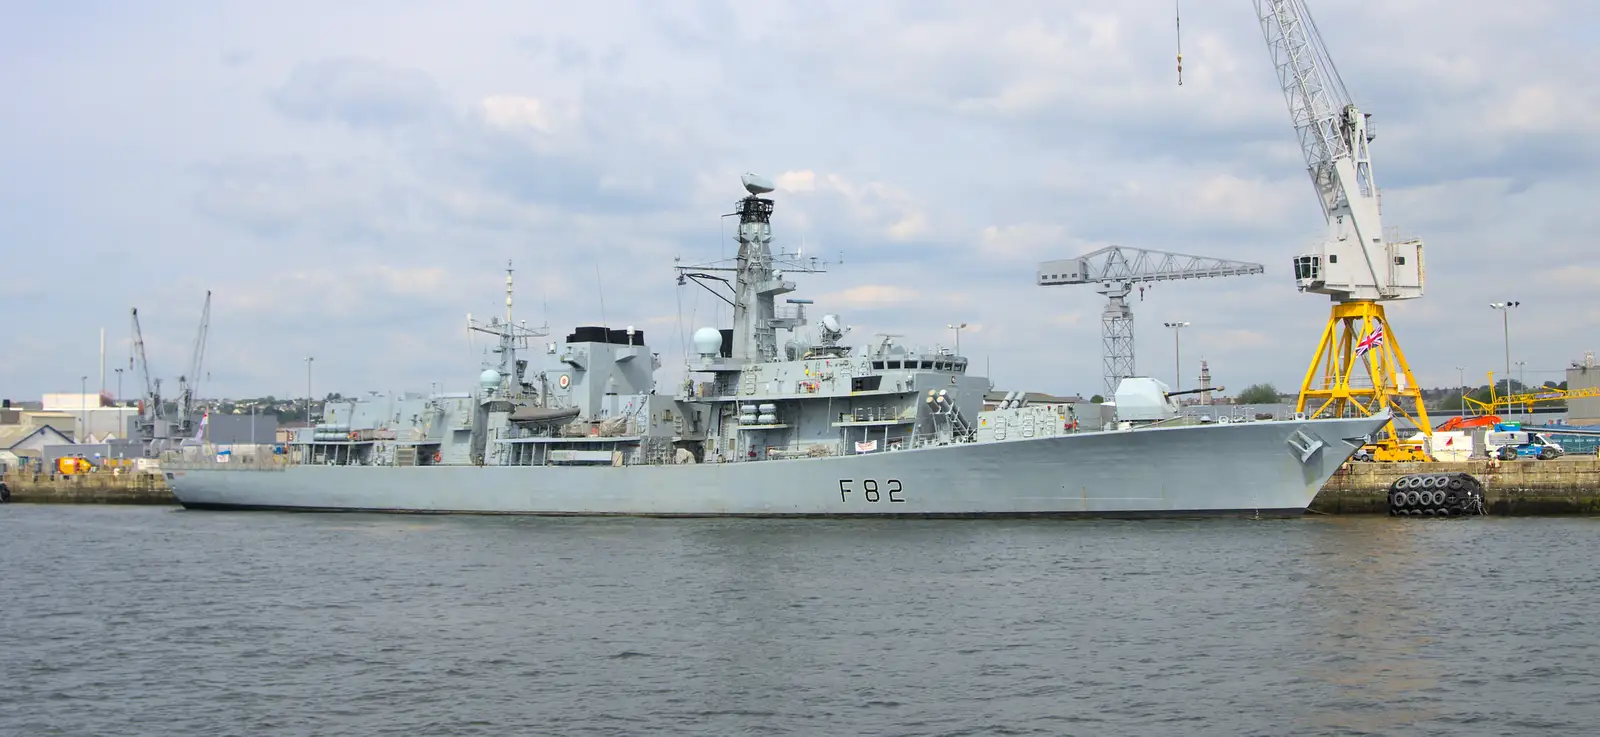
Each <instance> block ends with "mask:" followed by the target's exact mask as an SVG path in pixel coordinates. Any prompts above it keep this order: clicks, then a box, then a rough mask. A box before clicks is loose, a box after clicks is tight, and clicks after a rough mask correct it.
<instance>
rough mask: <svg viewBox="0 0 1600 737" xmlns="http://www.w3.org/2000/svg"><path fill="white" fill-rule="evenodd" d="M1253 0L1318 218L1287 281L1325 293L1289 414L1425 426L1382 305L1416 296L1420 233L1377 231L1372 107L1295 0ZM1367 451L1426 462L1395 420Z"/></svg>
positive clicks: (1420, 270) (1418, 292)
mask: <svg viewBox="0 0 1600 737" xmlns="http://www.w3.org/2000/svg"><path fill="white" fill-rule="evenodd" d="M1254 2H1255V6H1256V17H1257V19H1258V20H1259V21H1260V23H1261V33H1262V37H1263V38H1264V39H1265V40H1266V44H1267V50H1268V52H1269V53H1270V55H1271V58H1272V66H1273V68H1274V69H1275V70H1276V71H1277V74H1278V82H1279V86H1280V87H1281V88H1282V90H1283V98H1284V101H1285V102H1286V103H1287V104H1288V108H1289V119H1290V122H1291V123H1293V125H1294V129H1295V133H1296V135H1297V136H1298V137H1299V139H1300V150H1301V153H1303V154H1304V156H1305V161H1306V169H1307V171H1308V172H1309V173H1310V175H1311V183H1312V185H1313V187H1314V188H1315V189H1316V193H1317V201H1318V203H1319V204H1320V205H1321V206H1322V214H1323V217H1324V219H1325V220H1326V221H1327V231H1326V234H1325V236H1324V238H1323V239H1322V241H1321V242H1320V243H1318V244H1316V245H1314V246H1313V247H1312V249H1311V251H1310V252H1309V253H1304V254H1302V255H1299V256H1296V257H1295V258H1294V280H1295V286H1296V287H1297V288H1298V289H1299V290H1300V291H1302V292H1311V293H1313V294H1324V295H1327V296H1328V297H1329V298H1331V299H1332V300H1333V309H1332V312H1331V314H1330V315H1329V317H1328V322H1327V326H1326V327H1325V328H1324V329H1323V331H1322V338H1321V341H1320V342H1319V343H1318V344H1317V352H1316V354H1315V356H1313V358H1312V360H1311V365H1310V367H1309V368H1308V369H1307V370H1306V374H1305V379H1304V380H1303V381H1302V382H1301V384H1300V396H1299V399H1298V400H1297V401H1296V405H1295V410H1296V411H1297V412H1306V413H1307V414H1309V415H1310V416H1313V417H1316V416H1335V417H1337V416H1343V415H1347V414H1350V413H1360V414H1363V415H1372V414H1376V413H1378V412H1381V411H1383V410H1386V409H1392V410H1394V411H1396V412H1398V413H1399V414H1400V415H1401V416H1404V417H1407V418H1408V419H1410V420H1411V421H1412V422H1413V423H1414V424H1415V425H1416V426H1417V428H1418V429H1419V430H1421V432H1422V433H1423V434H1424V435H1428V434H1431V432H1432V429H1431V426H1430V425H1429V423H1428V412H1427V409H1426V408H1425V407H1424V406H1423V402H1422V391H1421V389H1420V388H1418V386H1417V382H1416V378H1415V377H1413V376H1412V375H1411V367H1410V366H1408V365H1407V364H1406V358H1405V353H1404V352H1402V351H1401V350H1400V341H1399V340H1397V339H1396V338H1395V335H1394V330H1393V329H1392V328H1391V327H1390V325H1389V319H1388V317H1387V316H1386V315H1385V314H1384V308H1383V303H1384V302H1389V301H1397V300H1407V299H1416V298H1418V297H1421V296H1422V291H1423V268H1422V241H1421V240H1420V239H1412V240H1406V241H1390V240H1387V239H1386V238H1385V236H1384V232H1383V222H1382V218H1381V214H1380V208H1379V195H1378V185H1377V183H1376V181H1375V180H1374V179H1373V175H1372V156H1371V151H1370V149H1369V147H1368V146H1369V144H1370V143H1371V142H1372V140H1373V138H1374V135H1373V132H1372V130H1371V128H1369V127H1368V119H1369V118H1370V117H1371V114H1369V113H1364V112H1362V111H1361V109H1360V108H1358V107H1356V105H1355V103H1354V102H1352V100H1351V97H1350V92H1349V90H1347V89H1346V88H1345V86H1344V80H1342V79H1340V77H1339V71H1338V69H1337V68H1335V67H1334V65H1333V60H1332V57H1330V56H1329V55H1328V50H1327V48H1326V47H1325V46H1324V45H1323V43H1322V35H1321V33H1320V32H1318V30H1317V26H1316V22H1315V21H1314V20H1312V18H1311V11H1310V10H1308V9H1307V8H1306V4H1305V1H1304V0H1254ZM1358 372H1360V373H1364V374H1365V375H1366V376H1365V378H1362V379H1357V378H1356V374H1357V373H1358ZM1373 447H1374V453H1373V455H1374V457H1375V458H1376V459H1378V460H1420V461H1426V460H1430V458H1429V456H1428V454H1427V452H1426V451H1425V450H1424V449H1423V446H1422V444H1421V443H1420V442H1408V443H1401V442H1400V441H1399V440H1398V439H1397V436H1396V435H1395V432H1394V423H1393V422H1390V423H1389V425H1388V426H1387V427H1386V428H1385V430H1384V434H1383V436H1380V437H1379V438H1377V439H1375V442H1374V443H1373Z"/></svg>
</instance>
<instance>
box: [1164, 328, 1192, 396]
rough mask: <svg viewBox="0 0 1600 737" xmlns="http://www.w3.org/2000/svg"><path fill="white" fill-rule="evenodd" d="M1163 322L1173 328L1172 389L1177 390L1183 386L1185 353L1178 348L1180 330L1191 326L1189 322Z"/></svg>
mask: <svg viewBox="0 0 1600 737" xmlns="http://www.w3.org/2000/svg"><path fill="white" fill-rule="evenodd" d="M1161 324H1162V325H1165V326H1167V327H1169V328H1172V374H1173V379H1174V382H1173V384H1172V390H1173V391H1177V390H1179V389H1182V388H1183V361H1182V360H1181V359H1182V355H1183V354H1182V353H1181V352H1180V351H1179V349H1178V331H1179V330H1182V329H1183V328H1186V327H1189V323H1186V322H1164V323H1161Z"/></svg>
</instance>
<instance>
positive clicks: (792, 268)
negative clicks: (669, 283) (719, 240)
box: [673, 174, 842, 370]
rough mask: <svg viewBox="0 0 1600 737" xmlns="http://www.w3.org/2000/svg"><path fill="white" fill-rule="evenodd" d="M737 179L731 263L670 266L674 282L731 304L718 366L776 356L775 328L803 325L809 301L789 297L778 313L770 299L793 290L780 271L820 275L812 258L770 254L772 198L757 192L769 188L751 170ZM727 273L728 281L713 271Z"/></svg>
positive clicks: (819, 265)
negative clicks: (735, 248)
mask: <svg viewBox="0 0 1600 737" xmlns="http://www.w3.org/2000/svg"><path fill="white" fill-rule="evenodd" d="M740 180H741V181H742V182H743V183H744V188H745V191H747V192H749V193H750V195H749V196H748V197H745V198H744V199H742V200H739V203H738V205H736V206H735V211H734V212H733V213H732V214H734V215H738V216H739V235H738V241H739V254H738V256H737V257H735V258H734V259H733V265H732V266H717V265H713V264H702V265H697V266H681V265H680V266H674V267H673V268H675V269H677V271H678V283H679V284H680V285H681V284H683V283H685V282H686V281H687V280H693V281H694V282H695V283H696V284H699V285H700V286H702V287H705V288H706V289H707V290H708V291H710V292H711V293H712V294H713V295H715V296H716V297H717V298H718V299H720V300H723V301H724V302H727V303H728V304H729V305H730V306H732V307H733V340H732V341H731V343H732V345H730V346H728V354H729V358H730V361H731V365H730V364H723V369H722V370H727V369H729V368H734V367H736V366H741V365H747V364H753V363H764V362H768V361H776V360H779V351H778V331H779V330H794V329H795V328H797V327H799V326H801V325H804V324H805V323H806V318H805V305H806V304H810V300H798V299H792V300H789V302H791V303H793V304H794V305H795V308H794V309H793V310H792V311H790V312H789V313H786V314H779V313H778V308H777V304H776V297H777V296H778V295H780V294H786V293H788V292H793V291H794V290H795V284H794V282H792V281H785V280H784V278H783V277H784V273H785V272H801V273H820V272H822V271H823V269H822V268H820V267H821V266H822V265H823V263H824V262H823V261H821V260H820V259H818V258H816V257H814V256H805V255H804V254H800V253H788V252H784V251H782V250H781V249H780V250H779V251H778V252H776V253H774V252H773V250H772V209H773V206H772V200H770V199H768V198H766V197H762V196H761V195H763V194H766V193H768V192H771V191H772V190H773V186H772V183H771V182H768V181H767V180H765V179H763V178H761V177H758V176H756V175H754V174H745V175H744V176H742V177H740ZM724 217H726V216H724ZM841 260H842V259H841ZM713 263H715V264H720V263H727V260H726V259H725V260H722V261H717V262H713ZM730 271H731V272H733V279H731V280H730V279H728V278H727V277H724V276H719V275H717V273H716V272H730ZM711 282H720V284H721V286H720V287H713V286H712V284H711ZM735 370H736V369H735Z"/></svg>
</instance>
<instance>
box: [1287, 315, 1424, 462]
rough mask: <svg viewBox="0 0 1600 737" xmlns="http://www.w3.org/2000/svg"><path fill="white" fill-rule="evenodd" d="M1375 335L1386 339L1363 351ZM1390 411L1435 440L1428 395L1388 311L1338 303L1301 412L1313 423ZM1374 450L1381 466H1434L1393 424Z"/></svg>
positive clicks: (1309, 372)
mask: <svg viewBox="0 0 1600 737" xmlns="http://www.w3.org/2000/svg"><path fill="white" fill-rule="evenodd" d="M1374 335H1377V336H1380V339H1378V340H1376V341H1372V344H1371V345H1370V346H1369V347H1367V349H1366V350H1362V348H1361V347H1362V346H1363V345H1364V344H1363V339H1364V338H1367V337H1369V336H1374ZM1384 409H1389V410H1392V411H1393V412H1394V413H1395V415H1396V416H1399V417H1405V418H1408V419H1410V420H1411V421H1412V423H1414V424H1415V425H1416V426H1417V428H1418V429H1419V430H1420V431H1421V433H1422V436H1423V437H1429V436H1432V435H1433V426H1432V425H1431V424H1429V422H1428V409H1427V407H1425V406H1424V405H1423V402H1422V389H1421V388H1420V387H1418V386H1417V380H1416V378H1415V377H1413V376H1412V375H1411V367H1410V366H1409V365H1407V364H1406V355H1405V352H1404V351H1402V350H1401V349H1400V341H1399V340H1397V339H1396V338H1395V335H1394V330H1393V329H1391V328H1390V326H1389V318H1388V317H1386V316H1385V315H1384V312H1383V305H1381V304H1378V303H1377V302H1373V301H1368V300H1357V301H1352V302H1340V303H1336V304H1334V305H1333V310H1332V312H1331V314H1330V315H1329V317H1328V326H1327V327H1326V328H1325V329H1324V330H1323V331H1322V339H1321V341H1319V342H1318V343H1317V353H1316V356H1315V357H1313V358H1312V359H1311V366H1310V367H1309V368H1308V369H1306V376H1305V380H1304V381H1302V382H1301V383H1300V398H1299V400H1298V401H1297V402H1296V404H1295V411H1296V412H1305V413H1306V414H1307V415H1308V416H1310V417H1347V416H1353V415H1373V414H1377V413H1378V412H1381V411H1383V410H1384ZM1368 450H1369V451H1371V453H1372V455H1373V458H1374V460H1380V461H1431V460H1433V458H1432V457H1431V456H1429V455H1428V453H1427V451H1426V449H1425V448H1424V446H1423V444H1422V442H1421V441H1418V440H1411V441H1407V442H1401V441H1400V440H1399V438H1398V437H1397V436H1396V435H1395V431H1394V422H1392V421H1391V422H1390V423H1389V424H1388V425H1386V426H1384V429H1383V431H1382V434H1381V435H1380V436H1379V437H1378V438H1375V439H1374V441H1373V443H1372V444H1370V445H1369V446H1368Z"/></svg>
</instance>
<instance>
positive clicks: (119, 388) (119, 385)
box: [112, 368, 122, 406]
mask: <svg viewBox="0 0 1600 737" xmlns="http://www.w3.org/2000/svg"><path fill="white" fill-rule="evenodd" d="M112 371H115V372H117V405H118V406H121V405H122V369H120V368H116V369H112Z"/></svg>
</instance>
